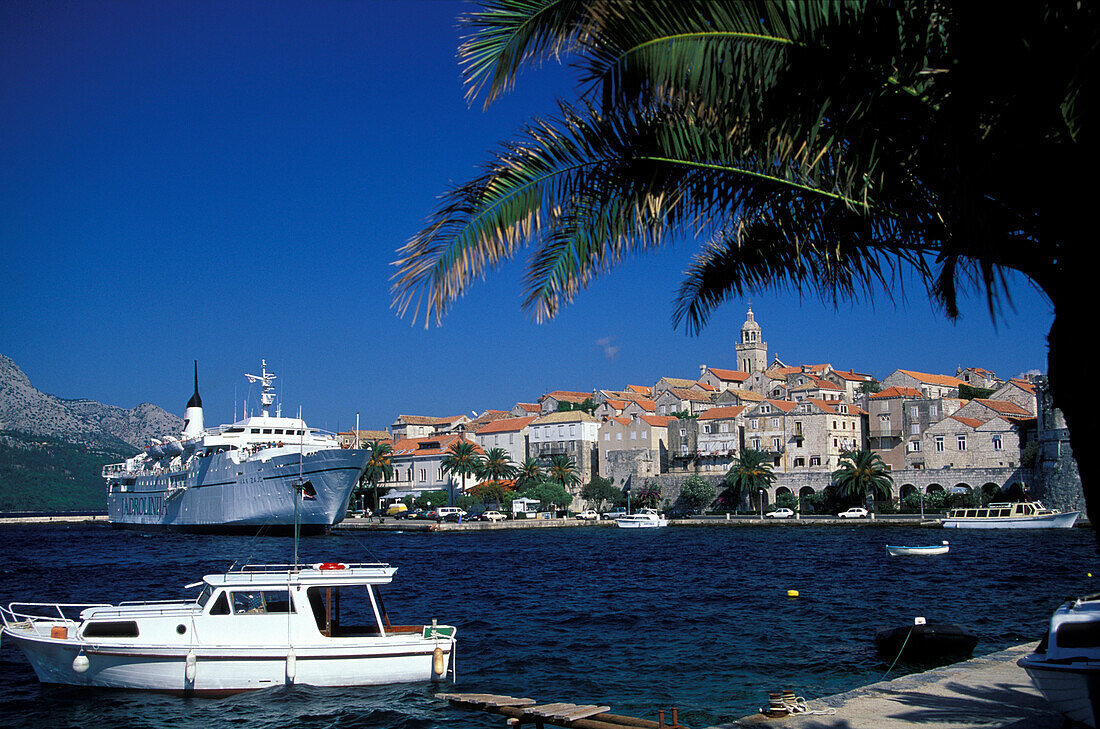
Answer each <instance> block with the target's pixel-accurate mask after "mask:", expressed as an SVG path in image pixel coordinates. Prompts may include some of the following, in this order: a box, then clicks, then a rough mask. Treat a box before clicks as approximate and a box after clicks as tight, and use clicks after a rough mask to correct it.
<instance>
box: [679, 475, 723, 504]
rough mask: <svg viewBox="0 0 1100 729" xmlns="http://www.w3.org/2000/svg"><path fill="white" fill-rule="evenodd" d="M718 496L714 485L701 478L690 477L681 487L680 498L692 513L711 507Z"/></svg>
mask: <svg viewBox="0 0 1100 729" xmlns="http://www.w3.org/2000/svg"><path fill="white" fill-rule="evenodd" d="M717 495H718V490H717V489H715V488H714V484H712V483H711V482H710V481H708V480H706V479H705V478H703V477H701V476H690V477H689V478H688V479H687V480H686V481H684V483H683V484H681V485H680V498H681V499H683V501H684V504H685V505H686V506H687V507H688V508H689V509H691V510H692V511H701V510H703V509H705V508H707V507H708V506H710V505H711V502H713V501H714V498H715V497H716V496H717Z"/></svg>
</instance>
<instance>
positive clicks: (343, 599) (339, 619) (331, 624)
mask: <svg viewBox="0 0 1100 729" xmlns="http://www.w3.org/2000/svg"><path fill="white" fill-rule="evenodd" d="M369 589H370V588H369V587H365V588H359V587H344V588H340V587H311V588H309V589H308V590H306V597H307V599H308V600H309V607H310V609H311V610H312V611H313V618H314V620H315V621H316V623H317V630H319V631H320V632H321V635H326V636H328V637H330V638H348V637H353V636H364V635H379V627H378V621H377V619H376V618H375V616H374V608H373V607H372V605H371V600H370V594H369V593H368V592H367V590H369ZM386 624H387V626H388V625H389V622H388V620H387V623H386Z"/></svg>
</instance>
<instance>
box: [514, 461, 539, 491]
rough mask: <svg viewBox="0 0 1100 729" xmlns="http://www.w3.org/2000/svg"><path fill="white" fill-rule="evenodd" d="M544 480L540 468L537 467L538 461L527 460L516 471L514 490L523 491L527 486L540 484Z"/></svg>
mask: <svg viewBox="0 0 1100 729" xmlns="http://www.w3.org/2000/svg"><path fill="white" fill-rule="evenodd" d="M544 478H545V474H543V472H542V466H540V465H539V462H538V459H537V458H533V457H531V458H528V459H527V460H525V461H524V462H523V464H522V465H521V466H520V467H519V469H518V470H517V471H516V488H517V489H518V490H520V491H523V490H524V489H526V488H527V487H529V486H534V485H535V484H537V483H542V480H543V479H544Z"/></svg>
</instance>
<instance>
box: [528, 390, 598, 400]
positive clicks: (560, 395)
mask: <svg viewBox="0 0 1100 729" xmlns="http://www.w3.org/2000/svg"><path fill="white" fill-rule="evenodd" d="M548 397H552V398H554V399H555V400H567V401H569V402H584V401H585V400H587V399H588V398H590V397H592V393H591V392H571V391H569V390H554V391H553V392H548V393H546V394H545V395H543V396H542V397H540V398H539V402H542V401H543V400H545V399H546V398H548Z"/></svg>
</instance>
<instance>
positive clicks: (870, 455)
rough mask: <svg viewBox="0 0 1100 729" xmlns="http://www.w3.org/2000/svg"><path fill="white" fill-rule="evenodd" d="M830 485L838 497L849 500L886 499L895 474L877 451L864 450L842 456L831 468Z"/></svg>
mask: <svg viewBox="0 0 1100 729" xmlns="http://www.w3.org/2000/svg"><path fill="white" fill-rule="evenodd" d="M833 484H834V485H836V487H837V491H838V492H839V494H840V497H841V498H843V499H847V500H848V502H849V503H855V504H863V503H864V502H865V501H866V500H867V498H868V497H870V498H873V499H876V500H885V499H889V498H890V497H891V494H892V492H891V487H892V486H893V485H894V477H893V476H891V475H890V471H889V470H887V468H886V463H885V462H883V460H882V457H881V456H879V454H877V453H875V452H874V451H872V450H866V449H864V450H861V451H847V452H846V453H844V454H842V455H841V457H840V466H839V468H837V470H835V471H833Z"/></svg>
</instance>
